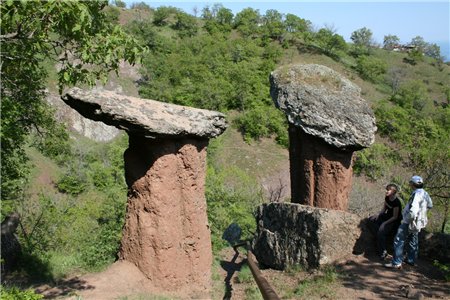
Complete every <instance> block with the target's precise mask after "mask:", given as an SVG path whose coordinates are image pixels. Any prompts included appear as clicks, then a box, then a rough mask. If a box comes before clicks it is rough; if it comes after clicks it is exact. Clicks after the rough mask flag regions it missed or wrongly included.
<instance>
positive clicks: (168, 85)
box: [1, 1, 450, 281]
mask: <svg viewBox="0 0 450 300" xmlns="http://www.w3.org/2000/svg"><path fill="white" fill-rule="evenodd" d="M106 4H107V3H106V2H105V1H99V2H60V3H58V2H57V1H46V2H40V5H34V4H30V3H28V4H27V3H26V2H18V1H2V4H1V10H2V16H1V18H2V19H1V21H2V27H1V28H2V32H1V39H2V49H1V56H2V57H1V58H2V64H1V67H2V88H1V93H2V94H1V96H2V120H1V122H2V123H1V125H2V132H1V139H2V140H1V147H2V148H1V149H2V165H1V172H2V173H1V175H2V182H1V185H2V186H1V187H2V190H1V193H2V194H1V196H2V209H1V214H2V219H3V218H4V217H5V216H6V215H8V214H10V213H11V212H18V213H19V214H20V216H21V223H20V226H19V230H18V233H19V237H20V241H21V244H22V250H23V257H22V258H21V260H20V262H21V263H20V268H21V269H22V271H23V272H24V273H25V274H26V276H27V277H29V278H31V279H33V280H41V281H42V280H43V281H55V280H58V279H60V278H63V277H64V276H67V275H68V274H71V273H73V272H74V271H80V270H83V271H84V272H91V271H98V270H101V269H103V268H105V267H106V266H108V265H109V264H111V263H112V262H113V261H114V260H115V258H116V254H117V251H118V246H119V241H120V237H121V228H122V225H123V221H124V215H125V205H126V192H127V188H126V184H125V180H124V174H123V158H122V155H123V152H124V150H125V149H126V147H127V136H126V135H125V134H122V135H120V136H119V137H117V138H116V139H115V140H113V141H110V142H104V143H99V142H93V141H91V140H88V139H86V138H84V137H82V136H80V135H77V134H76V133H74V132H69V131H68V130H67V128H66V127H65V125H64V124H62V123H60V122H58V120H55V118H54V116H53V109H52V108H51V106H50V105H49V104H48V103H47V102H46V101H45V97H46V92H49V91H50V92H55V93H57V92H62V91H63V90H64V88H66V87H69V86H72V85H75V84H77V85H85V86H87V85H95V84H101V83H102V82H103V83H104V82H106V80H108V78H109V80H113V81H114V80H115V81H116V82H117V83H118V84H120V85H121V86H122V87H123V90H124V92H125V93H128V92H129V93H130V94H131V93H137V92H138V93H139V96H140V97H142V98H149V99H156V100H159V101H165V102H171V103H176V104H180V105H186V106H192V107H200V108H205V109H211V110H217V111H221V112H224V113H226V114H227V116H228V119H229V121H230V123H231V125H232V126H231V127H230V128H229V129H228V130H227V131H226V132H225V134H224V135H222V136H221V137H219V138H217V139H215V140H213V141H211V143H210V145H209V147H208V169H207V182H206V198H207V204H208V217H209V221H210V223H211V224H210V225H211V230H212V241H213V249H214V253H215V255H216V256H217V254H218V253H219V251H220V250H221V249H222V248H224V247H226V246H227V244H226V242H225V241H223V240H222V238H221V236H222V233H223V231H224V230H225V229H226V228H227V227H228V226H229V225H230V224H231V223H233V222H235V223H238V224H239V225H240V226H241V227H242V228H243V229H244V233H245V237H247V238H249V237H250V236H251V232H254V228H255V224H254V219H253V215H252V212H253V210H254V209H255V207H256V206H257V205H259V204H261V203H264V202H269V201H289V199H280V196H279V195H281V193H280V192H281V190H282V189H284V188H285V187H286V186H285V185H284V184H283V182H281V180H280V182H279V185H278V186H276V187H273V186H272V188H271V190H267V189H266V190H265V189H264V188H262V185H261V183H262V181H263V179H265V178H268V177H271V176H274V175H276V173H277V172H279V171H280V170H279V168H280V166H281V165H283V162H285V161H286V159H287V155H286V147H287V145H288V138H287V123H286V119H285V117H284V115H283V114H282V113H281V112H280V111H278V110H277V109H276V108H275V107H274V105H273V102H272V100H271V98H270V94H269V82H268V76H269V74H270V72H271V71H273V70H274V69H275V68H276V67H278V66H280V65H284V64H291V63H318V64H323V65H326V66H328V67H331V68H332V69H334V70H336V71H338V72H340V73H342V74H344V75H345V76H346V77H347V78H349V79H350V80H351V81H353V82H355V83H356V84H357V85H359V86H360V87H361V88H362V96H363V98H365V99H366V100H367V101H369V102H370V104H371V105H372V107H373V109H374V112H375V115H376V119H377V126H378V132H377V137H376V142H375V144H374V145H373V146H371V147H370V148H368V149H365V150H363V151H360V152H357V153H356V156H355V160H354V172H355V176H354V180H355V184H354V187H353V191H352V195H351V199H350V210H351V211H352V212H354V213H357V214H360V215H361V216H367V215H368V214H370V213H373V212H374V211H377V210H379V208H380V207H379V206H380V205H381V203H382V193H383V192H382V191H383V187H384V185H385V184H387V183H388V182H395V183H397V184H399V185H400V186H402V187H403V188H402V197H403V199H407V198H408V193H409V190H408V188H407V180H408V178H409V177H410V176H411V175H412V174H420V175H422V176H423V177H424V179H425V182H426V189H427V190H428V191H429V193H430V195H431V197H432V198H433V200H434V203H435V208H434V209H433V210H432V211H431V212H430V225H429V227H428V230H430V231H438V232H446V233H449V232H450V225H449V223H448V218H449V214H450V212H449V205H450V200H449V198H450V195H449V190H450V189H449V186H448V184H449V182H448V178H449V175H450V148H449V147H448V145H449V144H450V135H449V132H450V108H449V104H450V80H449V78H450V77H449V75H450V67H449V65H448V64H446V63H444V61H443V57H442V56H441V53H440V48H439V46H438V45H436V44H430V43H428V42H426V41H425V40H424V39H423V38H422V37H420V36H417V37H415V38H414V39H412V40H411V42H410V43H409V44H410V46H413V47H411V48H410V49H409V50H408V51H407V52H406V51H405V52H401V51H399V52H397V51H393V50H394V49H395V47H396V45H397V44H398V43H399V38H398V37H397V36H396V35H395V33H392V34H390V35H387V36H385V38H384V41H383V45H377V44H375V43H374V41H373V38H372V31H371V30H370V29H369V28H366V27H364V28H360V29H355V31H354V32H353V33H352V35H351V37H350V38H351V41H352V42H351V43H347V42H346V41H345V39H344V38H343V37H342V36H340V35H339V34H337V33H336V32H335V31H334V30H333V29H332V28H320V29H314V28H312V26H311V22H310V21H308V20H306V19H303V18H301V17H300V16H296V15H293V14H281V13H279V12H278V11H277V10H275V9H273V10H268V11H266V13H265V14H263V15H261V14H260V13H259V11H257V10H255V9H252V8H247V9H243V10H242V11H240V12H239V13H237V14H236V15H234V14H233V13H232V12H231V10H230V9H228V8H226V7H225V6H223V5H221V4H215V5H212V6H207V7H204V8H202V9H201V12H199V17H194V16H193V15H190V14H187V13H185V12H183V11H181V10H180V9H177V8H174V7H159V8H158V9H152V8H151V7H150V6H148V5H147V4H145V3H134V4H132V5H131V7H130V9H126V8H125V3H124V2H121V1H115V2H114V4H110V5H106ZM30 16H32V17H30ZM121 59H124V60H126V61H128V62H130V63H132V64H134V63H137V65H138V66H139V73H140V77H141V78H140V79H139V81H138V82H133V81H131V80H129V79H126V78H123V79H122V78H118V77H117V76H116V75H115V74H114V73H110V71H113V70H117V69H118V67H119V62H120V60H121ZM42 174H45V176H46V180H45V181H44V184H45V185H43V181H42ZM374 191H376V192H375V193H374ZM444 267H445V266H444Z"/></svg>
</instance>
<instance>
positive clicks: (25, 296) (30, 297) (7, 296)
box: [0, 285, 44, 300]
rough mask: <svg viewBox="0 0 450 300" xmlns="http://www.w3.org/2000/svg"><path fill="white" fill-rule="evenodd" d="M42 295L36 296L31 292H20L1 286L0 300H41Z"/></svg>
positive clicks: (14, 288)
mask: <svg viewBox="0 0 450 300" xmlns="http://www.w3.org/2000/svg"><path fill="white" fill-rule="evenodd" d="M43 298H44V296H43V295H39V294H36V293H35V292H34V291H33V290H31V289H30V290H24V291H22V290H20V289H19V288H17V287H10V288H6V287H4V286H3V285H2V286H1V296H0V299H1V300H19V299H20V300H39V299H43Z"/></svg>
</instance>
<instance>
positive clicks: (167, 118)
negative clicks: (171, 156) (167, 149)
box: [61, 87, 228, 138]
mask: <svg viewBox="0 0 450 300" xmlns="http://www.w3.org/2000/svg"><path fill="white" fill-rule="evenodd" d="M61 98H62V100H63V101H64V102H65V103H66V104H68V105H69V106H70V107H72V108H73V109H75V110H77V111H78V112H79V113H80V114H81V115H82V116H84V117H85V118H88V119H92V120H94V121H102V122H103V123H105V124H107V125H111V126H115V127H117V128H119V129H123V130H126V131H127V132H129V133H135V134H142V135H145V136H149V137H161V136H162V137H173V138H177V137H188V136H190V137H201V138H214V137H216V136H218V135H220V134H222V133H223V132H224V131H225V129H226V128H227V126H228V124H227V121H226V119H225V115H224V114H222V113H220V112H217V111H211V110H205V109H198V108H192V107H187V106H181V105H175V104H170V103H164V102H159V101H155V100H150V99H142V98H136V97H130V96H124V95H120V94H117V93H114V92H111V91H91V90H83V89H80V88H77V87H75V88H71V89H70V90H68V91H67V92H66V93H65V94H64V95H63V96H62V97H61Z"/></svg>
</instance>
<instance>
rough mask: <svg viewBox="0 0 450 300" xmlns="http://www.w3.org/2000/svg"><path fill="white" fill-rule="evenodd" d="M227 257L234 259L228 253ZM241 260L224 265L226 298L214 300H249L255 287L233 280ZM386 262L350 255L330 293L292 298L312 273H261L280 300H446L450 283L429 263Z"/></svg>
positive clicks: (338, 270) (242, 256) (337, 270)
mask: <svg viewBox="0 0 450 300" xmlns="http://www.w3.org/2000/svg"><path fill="white" fill-rule="evenodd" d="M228 256H229V257H234V255H233V253H232V252H229V253H228ZM243 259H245V255H242V254H240V255H239V258H238V259H235V262H234V264H232V265H229V264H228V266H229V268H228V270H229V271H228V273H227V272H226V270H224V272H223V274H222V275H225V274H227V276H228V277H227V278H229V284H227V291H226V293H225V294H226V295H227V296H230V297H229V298H228V297H227V298H225V297H221V298H217V299H236V300H241V299H249V298H248V297H247V298H246V290H249V286H251V285H253V286H255V285H254V284H253V283H252V284H248V283H247V284H243V283H239V282H238V281H239V280H237V277H238V274H239V272H238V270H239V268H240V266H241V265H242V260H243ZM386 262H389V261H386ZM386 262H381V261H380V260H379V259H378V257H376V256H370V255H369V256H363V255H359V256H356V255H353V256H351V257H349V259H348V260H345V261H342V262H341V263H339V264H337V265H336V272H337V273H338V274H340V275H339V277H338V279H337V280H336V282H334V283H331V284H330V286H329V288H330V290H331V291H324V292H323V293H320V292H317V293H312V294H306V295H296V294H295V293H294V292H293V291H294V290H296V289H297V290H298V286H299V285H300V284H301V283H302V282H305V280H308V279H309V278H312V277H313V276H314V274H313V273H310V272H305V271H298V272H295V271H291V272H281V271H275V270H262V273H263V275H264V277H265V278H266V279H268V281H269V282H270V283H271V285H272V287H273V288H274V289H275V291H276V292H277V294H278V295H279V297H280V298H281V299H316V298H317V299H319V298H320V299H323V298H327V299H405V298H410V299H450V282H446V281H445V280H444V279H443V277H442V274H441V273H440V272H439V270H438V269H437V268H436V267H434V266H433V265H432V264H431V263H430V262H427V261H424V260H419V263H418V264H417V266H415V267H410V266H405V267H404V268H403V269H402V270H391V269H387V268H385V267H384V266H383V264H384V263H386ZM223 265H226V264H223ZM230 271H231V273H232V276H231V278H230ZM318 288H322V287H321V286H318Z"/></svg>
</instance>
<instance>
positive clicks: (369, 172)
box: [353, 143, 399, 180]
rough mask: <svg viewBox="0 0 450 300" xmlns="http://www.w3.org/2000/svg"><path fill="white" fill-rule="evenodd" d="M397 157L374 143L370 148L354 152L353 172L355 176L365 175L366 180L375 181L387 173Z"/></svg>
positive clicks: (386, 148) (383, 146)
mask: <svg viewBox="0 0 450 300" xmlns="http://www.w3.org/2000/svg"><path fill="white" fill-rule="evenodd" d="M397 161H399V157H397V156H396V153H395V152H394V151H393V150H392V149H390V148H389V147H387V146H385V145H384V144H379V143H375V144H373V145H372V146H371V147H370V148H366V149H364V150H363V151H358V152H356V156H355V161H354V165H353V170H354V172H355V174H357V175H361V174H365V175H366V176H367V177H368V178H370V179H372V180H376V179H378V178H380V177H381V176H382V175H383V174H385V173H386V172H387V170H388V169H390V168H391V167H392V166H393V165H394V164H395V163H396V162H397Z"/></svg>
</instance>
